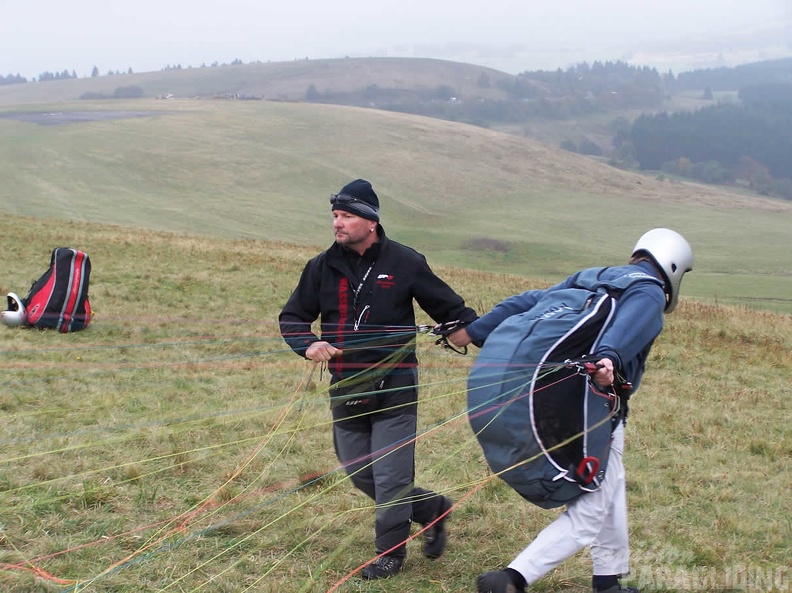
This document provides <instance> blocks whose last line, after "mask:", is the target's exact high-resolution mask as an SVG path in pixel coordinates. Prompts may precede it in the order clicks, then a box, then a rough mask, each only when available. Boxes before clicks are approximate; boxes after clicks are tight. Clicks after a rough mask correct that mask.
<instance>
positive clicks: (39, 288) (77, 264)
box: [22, 247, 91, 333]
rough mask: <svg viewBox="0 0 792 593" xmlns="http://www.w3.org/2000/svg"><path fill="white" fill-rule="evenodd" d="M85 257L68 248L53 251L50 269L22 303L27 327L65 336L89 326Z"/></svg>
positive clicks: (88, 268)
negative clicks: (50, 329) (44, 329)
mask: <svg viewBox="0 0 792 593" xmlns="http://www.w3.org/2000/svg"><path fill="white" fill-rule="evenodd" d="M90 278H91V260H90V258H89V257H88V254H87V253H85V252H83V251H78V250H77V249H72V248H70V247H56V248H55V249H53V250H52V256H51V258H50V267H49V269H48V270H47V271H46V272H45V273H44V275H43V276H42V277H41V278H39V279H38V280H36V281H35V282H34V283H33V285H32V286H31V287H30V292H28V295H27V296H26V297H25V298H24V299H22V302H23V304H24V306H25V310H26V312H27V324H28V325H30V326H33V327H39V328H52V329H56V330H58V331H59V332H62V333H66V332H71V331H77V330H81V329H84V328H85V327H87V326H88V324H89V323H90V322H91V305H90V303H89V302H88V283H89V281H90Z"/></svg>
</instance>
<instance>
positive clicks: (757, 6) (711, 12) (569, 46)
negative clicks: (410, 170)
mask: <svg viewBox="0 0 792 593" xmlns="http://www.w3.org/2000/svg"><path fill="white" fill-rule="evenodd" d="M789 56H792V3H790V2H789V1H788V0H755V1H754V2H750V3H748V2H744V1H742V0H740V1H736V0H725V1H719V0H699V2H697V3H696V4H695V5H691V3H689V2H683V1H682V0H667V1H666V2H665V3H663V4H657V5H653V6H635V3H634V2H632V1H631V0H602V1H601V2H599V3H598V4H596V5H593V4H591V3H589V2H588V1H587V0H559V1H558V2H556V3H554V4H552V5H546V4H542V5H539V6H530V5H529V3H526V4H525V5H524V4H520V3H517V2H513V1H512V0H493V1H492V2H490V3H488V4H487V8H486V10H482V9H480V8H476V7H473V6H469V5H466V4H463V3H459V4H456V3H453V2H450V1H448V0H425V1H424V2H423V3H421V4H418V3H412V2H410V1H409V0H399V1H398V2H397V1H396V0H382V1H381V2H379V3H378V4H377V5H376V6H374V5H372V4H371V3H365V2H362V1H361V0H338V1H337V2H336V3H335V4H333V5H327V4H324V3H316V2H314V1H313V0H297V1H295V2H292V3H290V4H289V5H288V6H282V7H279V8H278V9H277V10H270V9H268V8H267V7H266V6H262V5H260V4H258V3H255V2H252V0H226V1H225V2H223V3H222V5H220V4H219V3H218V5H216V6H211V5H207V4H201V5H193V4H188V3H186V2H183V0H178V1H176V0H174V1H172V2H170V3H155V2H153V1H152V0H139V2H137V3H136V4H135V5H133V6H130V7H129V8H125V7H124V6H117V5H109V3H101V2H98V1H97V0H75V2H74V3H59V2H55V1H54V0H42V2H39V3H37V4H36V5H35V10H33V9H32V8H31V5H24V4H20V5H8V4H4V3H3V0H0V75H3V76H5V75H20V76H23V77H25V78H26V79H28V80H31V81H32V80H36V79H37V78H38V77H39V76H40V75H41V74H42V73H45V72H49V73H60V72H63V71H64V70H65V71H67V72H69V73H70V74H71V73H72V72H74V73H76V74H77V76H78V77H80V78H83V77H88V76H90V75H91V72H92V70H93V69H94V67H96V68H97V69H98V71H99V74H100V75H105V74H107V73H108V72H122V73H124V72H127V71H128V70H129V69H130V68H131V69H132V71H133V72H136V73H139V72H150V71H159V70H162V69H164V68H166V67H168V66H181V67H182V68H190V67H192V68H198V67H201V66H202V65H205V66H210V65H212V64H215V63H217V64H224V63H225V64H227V63H231V62H233V61H235V60H240V61H241V62H243V63H245V64H247V63H252V62H265V63H266V62H285V61H293V60H303V59H306V58H307V59H315V60H318V59H334V58H344V57H410V58H436V59H442V60H449V61H454V62H463V63H470V64H476V65H481V66H487V67H491V68H495V69H497V70H501V71H504V72H508V73H510V74H518V73H520V72H525V71H529V70H555V69H558V68H561V69H566V68H567V67H569V66H570V65H573V64H576V63H580V62H588V63H591V62H594V61H601V62H604V61H617V60H621V61H625V62H628V63H630V64H632V65H634V66H648V67H652V68H656V69H657V70H658V71H660V72H666V71H668V70H672V71H673V72H674V73H678V72H682V71H687V70H694V69H699V68H713V67H718V66H735V65H738V64H741V63H747V62H754V61H761V60H767V59H776V58H781V57H789Z"/></svg>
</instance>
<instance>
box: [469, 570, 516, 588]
mask: <svg viewBox="0 0 792 593" xmlns="http://www.w3.org/2000/svg"><path fill="white" fill-rule="evenodd" d="M476 590H477V591H478V593H525V589H524V588H523V587H519V588H518V587H517V585H515V584H514V581H513V580H512V578H511V575H510V574H509V573H508V572H506V571H505V570H493V571H492V572H485V573H484V574H481V575H479V577H478V578H477V579H476Z"/></svg>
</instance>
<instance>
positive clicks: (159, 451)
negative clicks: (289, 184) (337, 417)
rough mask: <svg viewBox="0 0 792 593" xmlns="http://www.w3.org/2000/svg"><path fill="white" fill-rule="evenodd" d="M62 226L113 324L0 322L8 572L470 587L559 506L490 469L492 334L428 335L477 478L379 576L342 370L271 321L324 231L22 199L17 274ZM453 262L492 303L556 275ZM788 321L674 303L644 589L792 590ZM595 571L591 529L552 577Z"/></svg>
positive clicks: (211, 582)
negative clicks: (433, 555) (306, 354)
mask: <svg viewBox="0 0 792 593" xmlns="http://www.w3.org/2000/svg"><path fill="white" fill-rule="evenodd" d="M62 244H70V245H79V246H80V247H81V248H84V249H85V250H86V251H87V252H88V253H89V254H90V255H91V259H92V262H93V270H94V272H93V276H92V283H91V300H92V304H93V306H94V308H95V310H96V315H95V319H94V322H93V323H92V325H91V326H90V327H89V328H88V329H87V330H85V331H83V332H79V333H76V334H56V333H51V332H40V331H37V330H20V329H10V328H5V327H0V330H1V331H0V352H1V353H2V354H1V355H0V366H1V367H2V379H0V383H2V389H0V409H2V411H3V414H2V415H1V416H0V427H1V428H0V434H2V435H3V436H2V446H0V451H1V452H2V453H1V455H0V527H1V530H0V589H2V590H3V591H8V592H10V593H21V592H25V593H27V592H37V591H39V592H52V591H64V592H65V591H75V592H76V591H117V592H121V591H123V592H126V591H129V592H132V591H143V590H145V591H204V590H209V591H220V592H229V593H230V592H238V591H262V592H275V591H281V592H282V591H372V592H373V591H379V592H394V593H396V592H398V593H405V592H415V593H418V592H421V593H423V592H442V591H446V592H461V591H473V590H474V586H473V580H474V579H475V576H476V575H477V574H478V573H479V572H481V571H483V570H487V569H490V568H497V567H500V566H502V565H503V564H504V563H506V562H508V561H509V560H510V559H511V558H512V557H513V556H514V555H515V554H516V553H517V552H518V551H519V550H520V549H521V548H522V547H523V546H524V545H525V544H526V543H527V541H528V540H529V539H530V538H531V537H532V536H533V535H534V534H536V533H537V532H538V530H539V529H541V527H542V526H544V525H545V524H546V523H547V522H549V521H550V520H551V519H552V518H553V516H554V515H555V512H553V511H541V510H539V509H538V508H535V507H532V506H530V505H528V504H527V503H525V502H523V501H522V500H521V499H520V498H519V496H517V495H516V494H515V493H514V492H512V491H511V490H510V489H509V488H508V487H507V486H506V485H505V484H503V483H502V482H500V481H499V480H498V479H495V478H493V477H492V475H491V474H490V473H489V472H488V471H487V469H486V464H485V463H484V461H483V458H482V456H481V453H480V449H479V447H478V444H477V443H476V441H475V439H474V437H473V435H472V433H471V431H470V429H469V426H468V425H467V421H466V418H465V408H466V404H465V394H464V390H465V379H466V373H467V369H468V368H469V365H470V364H471V363H472V360H473V356H472V355H468V356H459V355H456V354H453V353H450V352H448V351H444V350H442V349H438V348H437V347H435V346H434V345H433V342H432V340H431V339H430V338H428V337H423V338H421V339H420V340H419V355H420V357H421V360H422V371H421V372H422V374H421V384H422V387H421V409H420V416H419V433H420V437H419V440H418V451H419V462H418V469H417V471H418V482H419V483H420V484H423V485H427V486H430V487H433V488H436V489H438V490H440V491H442V492H444V493H446V494H447V495H449V496H451V497H452V498H453V499H454V500H455V501H456V502H457V505H456V506H455V508H454V511H453V515H452V519H451V521H450V523H449V530H450V538H451V539H450V543H449V547H448V551H447V553H446V555H444V556H443V558H441V559H439V560H437V561H433V562H430V561H427V560H426V559H424V558H423V556H422V555H421V553H420V539H418V540H416V541H413V542H411V543H410V544H409V557H408V564H407V567H406V570H405V572H404V573H403V574H402V575H400V576H398V577H396V578H394V579H390V580H388V581H385V582H375V583H365V582H362V581H360V580H359V578H358V577H357V576H355V575H353V574H352V573H353V572H354V571H355V570H356V569H357V568H359V567H360V565H361V564H363V563H365V562H367V561H369V560H370V559H371V558H372V554H373V551H372V549H371V537H372V536H371V533H372V521H373V509H372V508H371V505H370V503H369V502H368V501H367V500H365V499H364V497H362V496H361V495H360V494H358V493H356V492H355V491H354V489H353V488H352V487H351V485H350V484H349V483H348V481H347V480H346V479H345V477H344V476H343V475H342V473H341V472H340V471H339V469H338V466H337V462H336V461H335V456H334V453H333V449H332V443H331V439H330V425H329V420H330V418H329V411H328V408H327V399H326V398H327V396H326V387H327V377H326V376H322V375H321V374H320V373H319V372H318V371H315V372H312V371H311V367H310V365H309V364H308V363H306V362H305V361H303V360H301V359H300V358H299V357H297V356H295V355H294V354H293V353H291V352H290V351H287V348H286V347H285V344H284V343H283V342H282V340H281V339H280V337H279V336H278V332H277V328H276V324H275V320H276V316H277V312H278V310H279V309H280V306H281V305H282V303H283V302H284V300H285V298H286V297H287V295H288V293H289V292H290V290H291V289H292V287H293V285H294V284H295V283H296V280H297V277H298V275H299V272H300V270H301V267H302V264H303V262H304V260H305V259H307V258H308V257H309V256H311V255H312V254H313V253H314V249H313V248H311V247H307V246H300V245H298V244H287V243H282V242H269V241H262V240H259V239H237V240H231V239H225V238H208V237H201V236H194V235H189V234H186V233H181V234H168V233H161V232H154V231H146V230H142V229H131V228H126V227H120V226H112V225H101V224H93V223H85V222H74V223H71V224H68V225H57V224H52V223H50V222H49V221H43V220H38V219H34V218H18V217H14V216H6V217H4V218H3V219H2V220H0V246H1V247H2V252H3V253H4V258H5V262H6V264H5V265H4V271H3V281H4V282H8V283H9V285H8V286H3V287H2V289H3V290H6V289H10V288H15V289H17V290H18V291H20V292H23V289H24V288H25V284H26V282H27V281H28V280H29V279H33V278H35V277H37V276H38V275H39V274H40V273H41V272H42V271H43V269H42V266H44V265H45V264H46V259H47V257H48V252H49V248H50V247H51V246H53V245H62ZM438 271H439V272H440V273H441V274H442V275H443V276H444V277H445V278H446V279H447V280H448V281H449V283H450V284H451V285H452V286H454V287H455V288H456V289H457V290H458V291H459V292H460V293H461V294H463V295H464V296H465V297H466V298H467V300H468V302H469V303H470V304H472V305H473V306H474V307H476V308H477V309H478V310H481V311H485V310H488V308H490V307H492V306H493V305H494V304H495V303H496V302H498V301H499V300H500V299H501V298H503V297H505V296H508V295H510V294H512V293H514V292H517V291H520V290H524V289H527V288H529V287H535V286H540V285H543V284H544V283H545V280H544V279H543V278H541V277H536V278H531V277H525V276H515V275H508V274H493V273H488V272H476V271H471V270H463V269H457V268H449V267H444V266H439V267H438ZM9 278H10V279H11V280H7V279H9ZM12 283H13V285H12ZM20 285H21V286H20ZM422 321H426V320H425V319H422ZM791 337H792V319H791V318H790V317H789V316H788V315H779V314H774V313H770V312H760V311H751V310H748V309H745V308H741V307H739V308H734V307H725V306H719V305H712V304H704V303H698V302H695V301H691V300H688V299H684V300H683V301H682V303H681V306H680V308H679V309H678V310H677V311H676V312H674V314H673V315H671V316H669V318H668V323H667V327H666V330H665V331H664V333H663V334H662V336H661V338H660V340H659V341H658V343H657V345H656V347H655V350H654V351H653V354H652V359H651V360H650V370H649V371H648V372H647V375H646V377H645V380H644V384H643V385H642V388H641V390H640V391H639V393H638V394H637V395H636V397H635V398H634V400H633V404H632V409H633V413H632V416H631V421H630V426H629V427H628V428H629V430H628V449H627V455H626V463H627V467H628V490H629V497H630V507H631V534H632V542H633V543H632V547H633V574H632V577H631V578H632V582H634V583H637V584H640V585H641V586H642V587H643V591H644V592H650V593H651V592H653V591H693V590H695V591H709V592H715V591H725V590H747V591H754V592H757V593H758V592H759V591H763V592H766V591H788V590H789V585H790V578H789V577H790V575H789V569H788V567H789V565H790V560H792V559H791V558H790V541H792V540H790V537H791V536H792V525H791V524H790V517H792V508H791V507H790V498H789V492H788V488H789V480H788V477H789V472H790V470H792V436H791V435H790V431H789V422H788V419H789V417H790V401H789V384H790V380H792V360H791V359H790V357H789V352H790V347H791V346H792V343H790V339H791ZM588 575H589V560H588V558H587V556H586V555H585V554H580V555H578V556H576V557H574V558H573V559H571V560H570V561H568V562H566V563H565V564H564V565H562V566H561V567H560V568H558V569H557V570H555V571H553V572H552V573H551V574H550V575H548V577H547V578H545V579H543V580H542V581H541V582H539V583H537V584H536V585H535V586H533V587H532V588H531V591H535V592H550V591H561V590H563V591H569V592H582V591H586V590H587V586H588V578H589V577H588ZM345 579H348V580H345Z"/></svg>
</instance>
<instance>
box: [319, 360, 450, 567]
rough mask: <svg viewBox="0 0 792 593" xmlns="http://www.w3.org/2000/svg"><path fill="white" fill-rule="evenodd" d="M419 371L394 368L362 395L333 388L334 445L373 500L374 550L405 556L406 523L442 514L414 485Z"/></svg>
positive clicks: (434, 498)
mask: <svg viewBox="0 0 792 593" xmlns="http://www.w3.org/2000/svg"><path fill="white" fill-rule="evenodd" d="M416 384H417V371H416V370H415V369H398V370H396V371H392V372H391V374H389V375H387V376H386V377H385V379H384V380H382V382H381V383H378V384H377V385H376V388H377V391H366V392H365V394H364V395H363V397H360V398H356V397H353V396H349V395H346V396H345V395H344V393H343V392H344V390H343V389H333V388H331V395H332V396H333V397H332V398H331V402H332V403H331V405H332V410H333V443H334V445H335V450H336V455H337V456H338V460H339V461H340V462H341V463H342V464H343V466H344V469H345V470H346V472H347V474H348V475H349V477H350V479H351V480H352V483H353V484H354V485H355V487H356V488H358V490H360V491H362V492H364V493H365V494H366V495H367V496H368V497H369V498H371V499H372V500H374V502H375V504H376V506H377V510H376V521H375V539H374V545H375V549H376V551H377V554H381V553H382V552H386V551H389V550H390V551H389V552H388V553H389V554H390V555H393V556H401V557H404V556H405V555H406V553H407V552H406V548H405V545H404V542H405V540H406V539H407V538H408V537H409V536H410V524H411V522H412V521H416V522H418V523H421V524H425V523H429V522H431V521H432V520H433V519H434V518H435V517H436V516H437V515H438V514H439V512H440V508H441V505H442V499H441V497H440V496H438V495H437V494H436V493H434V492H432V491H430V490H424V489H423V488H416V487H415V485H414V480H415V440H414V439H415V436H416V435H415V431H416V426H417V410H418V390H417V388H416Z"/></svg>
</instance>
